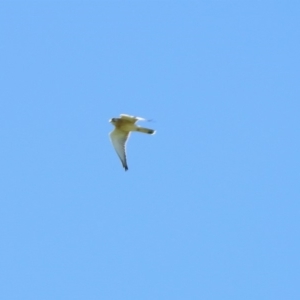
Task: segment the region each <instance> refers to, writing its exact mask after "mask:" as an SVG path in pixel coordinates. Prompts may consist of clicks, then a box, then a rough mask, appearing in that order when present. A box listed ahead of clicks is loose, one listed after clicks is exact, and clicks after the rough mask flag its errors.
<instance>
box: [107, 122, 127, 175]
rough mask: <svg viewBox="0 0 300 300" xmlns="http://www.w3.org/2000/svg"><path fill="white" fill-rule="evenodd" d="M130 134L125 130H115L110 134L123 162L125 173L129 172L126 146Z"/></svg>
mask: <svg viewBox="0 0 300 300" xmlns="http://www.w3.org/2000/svg"><path fill="white" fill-rule="evenodd" d="M128 136H129V132H125V131H123V130H120V129H117V128H115V130H113V131H112V132H111V133H110V139H111V142H112V144H113V146H114V148H115V150H116V152H117V154H118V156H119V158H120V160H121V162H122V165H123V167H124V169H125V171H127V170H128V166H127V161H126V152H125V144H126V141H127V139H128Z"/></svg>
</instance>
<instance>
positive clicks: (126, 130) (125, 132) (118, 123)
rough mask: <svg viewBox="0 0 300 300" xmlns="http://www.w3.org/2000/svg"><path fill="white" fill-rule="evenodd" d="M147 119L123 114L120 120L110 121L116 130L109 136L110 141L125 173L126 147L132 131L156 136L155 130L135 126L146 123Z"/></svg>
mask: <svg viewBox="0 0 300 300" xmlns="http://www.w3.org/2000/svg"><path fill="white" fill-rule="evenodd" d="M145 120H146V119H143V118H139V117H134V116H129V115H124V114H121V115H120V117H119V118H112V119H110V120H109V122H110V123H112V124H113V125H114V126H115V129H114V130H113V131H112V132H111V133H110V134H109V136H110V140H111V142H112V144H113V146H114V148H115V150H116V152H117V154H118V156H119V158H120V160H121V162H122V165H123V167H124V169H125V171H127V170H128V165H127V160H126V150H125V145H126V142H127V140H128V138H129V136H130V132H131V131H137V132H141V133H147V134H154V133H155V130H153V129H149V128H144V127H140V126H138V125H135V123H136V122H137V121H145Z"/></svg>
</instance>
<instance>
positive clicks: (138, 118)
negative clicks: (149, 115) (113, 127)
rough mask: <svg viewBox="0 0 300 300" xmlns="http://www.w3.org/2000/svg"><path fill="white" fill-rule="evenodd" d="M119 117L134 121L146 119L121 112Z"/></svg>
mask: <svg viewBox="0 0 300 300" xmlns="http://www.w3.org/2000/svg"><path fill="white" fill-rule="evenodd" d="M120 116H121V119H123V120H126V121H129V122H132V123H135V122H136V121H146V119H143V118H140V117H134V116H129V115H124V114H121V115H120Z"/></svg>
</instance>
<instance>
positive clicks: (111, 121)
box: [109, 118, 118, 124]
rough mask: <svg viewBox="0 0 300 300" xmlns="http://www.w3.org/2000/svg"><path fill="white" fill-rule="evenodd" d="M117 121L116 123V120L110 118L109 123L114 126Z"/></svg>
mask: <svg viewBox="0 0 300 300" xmlns="http://www.w3.org/2000/svg"><path fill="white" fill-rule="evenodd" d="M117 121H118V118H112V119H110V120H109V122H110V123H112V124H116V123H117Z"/></svg>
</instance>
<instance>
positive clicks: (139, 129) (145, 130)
mask: <svg viewBox="0 0 300 300" xmlns="http://www.w3.org/2000/svg"><path fill="white" fill-rule="evenodd" d="M136 131H138V132H143V133H147V134H154V133H155V130H153V129H149V128H145V127H139V126H138V127H137V128H136Z"/></svg>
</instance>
